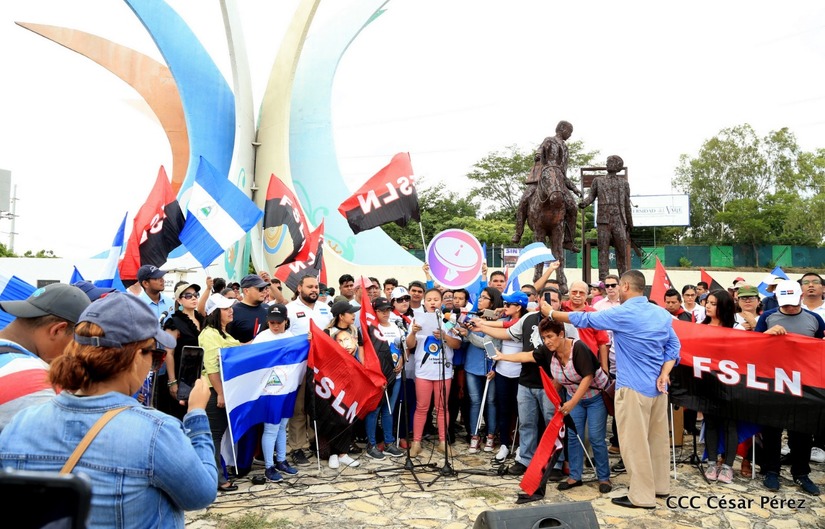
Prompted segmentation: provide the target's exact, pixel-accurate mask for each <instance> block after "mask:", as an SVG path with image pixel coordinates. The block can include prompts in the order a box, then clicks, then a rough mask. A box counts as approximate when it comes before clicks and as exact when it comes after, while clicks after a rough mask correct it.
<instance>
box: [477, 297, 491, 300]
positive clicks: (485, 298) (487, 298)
mask: <svg viewBox="0 0 825 529" xmlns="http://www.w3.org/2000/svg"><path fill="white" fill-rule="evenodd" d="M478 299H484V300H487V301H493V298H489V297H487V296H479V297H478Z"/></svg>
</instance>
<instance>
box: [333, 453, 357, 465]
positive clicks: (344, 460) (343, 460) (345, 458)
mask: <svg viewBox="0 0 825 529" xmlns="http://www.w3.org/2000/svg"><path fill="white" fill-rule="evenodd" d="M338 461H340V462H341V464H342V465H347V466H348V467H357V466H358V465H360V464H361V463H360V462H359V461H356V460H354V459H353V458H351V457H350V456H349V455H348V454H344V455H342V456H340V457H338Z"/></svg>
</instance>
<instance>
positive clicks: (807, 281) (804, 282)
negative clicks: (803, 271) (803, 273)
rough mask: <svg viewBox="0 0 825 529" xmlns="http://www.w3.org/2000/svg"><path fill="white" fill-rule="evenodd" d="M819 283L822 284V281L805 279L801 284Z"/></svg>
mask: <svg viewBox="0 0 825 529" xmlns="http://www.w3.org/2000/svg"><path fill="white" fill-rule="evenodd" d="M821 284H822V281H820V280H819V279H805V280H803V281H802V286H806V285H821Z"/></svg>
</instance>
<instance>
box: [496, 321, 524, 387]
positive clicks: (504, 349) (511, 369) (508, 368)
mask: <svg viewBox="0 0 825 529" xmlns="http://www.w3.org/2000/svg"><path fill="white" fill-rule="evenodd" d="M522 319H524V318H522ZM522 349H524V347H522V345H521V342H517V341H515V340H502V341H501V354H505V355H509V354H513V353H520V352H521V351H522ZM496 374H497V375H501V376H503V377H507V378H518V376H519V375H520V374H521V364H519V363H518V362H496Z"/></svg>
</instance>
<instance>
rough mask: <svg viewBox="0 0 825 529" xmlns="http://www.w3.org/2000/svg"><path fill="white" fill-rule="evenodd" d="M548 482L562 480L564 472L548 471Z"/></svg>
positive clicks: (558, 469)
mask: <svg viewBox="0 0 825 529" xmlns="http://www.w3.org/2000/svg"><path fill="white" fill-rule="evenodd" d="M549 479H550V481H561V480H563V479H564V472H562V470H561V469H560V468H554V469H553V470H551V471H550V478H549Z"/></svg>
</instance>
